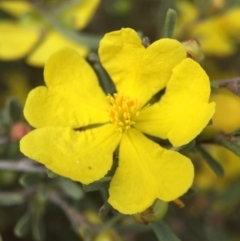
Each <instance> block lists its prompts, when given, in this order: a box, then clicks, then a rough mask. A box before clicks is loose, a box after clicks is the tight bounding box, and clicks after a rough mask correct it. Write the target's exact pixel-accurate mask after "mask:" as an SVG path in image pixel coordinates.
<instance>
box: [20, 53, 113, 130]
mask: <svg viewBox="0 0 240 241" xmlns="http://www.w3.org/2000/svg"><path fill="white" fill-rule="evenodd" d="M44 77H45V82H46V84H47V88H46V87H38V88H36V89H34V90H32V91H31V92H30V94H29V96H28V98H27V100H26V105H25V109H24V115H25V117H26V119H27V120H28V121H29V123H30V124H31V125H32V126H34V127H43V126H69V127H73V128H79V127H81V126H86V125H89V124H96V123H103V122H108V121H109V117H108V113H107V108H108V106H109V103H108V102H107V100H106V97H105V94H104V93H103V91H102V89H101V88H100V86H99V84H98V80H97V77H96V75H95V73H94V71H93V70H92V68H91V67H90V66H89V64H88V63H87V62H86V61H85V60H84V59H83V58H81V56H80V55H79V54H78V53H77V52H76V51H74V50H72V49H68V48H67V49H63V50H61V51H59V52H57V53H55V54H54V55H52V57H51V58H50V59H49V60H48V62H47V63H46V66H45V69H44Z"/></svg>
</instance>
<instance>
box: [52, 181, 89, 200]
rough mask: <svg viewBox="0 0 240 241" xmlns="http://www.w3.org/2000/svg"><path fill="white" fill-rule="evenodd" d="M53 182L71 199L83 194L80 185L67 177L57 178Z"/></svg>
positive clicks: (80, 196) (78, 197)
mask: <svg viewBox="0 0 240 241" xmlns="http://www.w3.org/2000/svg"><path fill="white" fill-rule="evenodd" d="M55 183H56V184H57V186H58V187H59V188H60V189H61V190H62V191H63V192H64V193H65V194H67V195H68V196H69V197H71V198H72V199H75V200H80V199H81V198H82V197H83V195H84V193H83V191H82V189H81V187H80V186H79V185H78V184H77V183H75V182H73V181H71V180H69V179H64V178H59V179H57V180H56V182H55Z"/></svg>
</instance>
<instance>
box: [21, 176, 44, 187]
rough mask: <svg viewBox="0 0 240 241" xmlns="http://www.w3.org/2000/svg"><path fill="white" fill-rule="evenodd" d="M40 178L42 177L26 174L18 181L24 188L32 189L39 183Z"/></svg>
mask: <svg viewBox="0 0 240 241" xmlns="http://www.w3.org/2000/svg"><path fill="white" fill-rule="evenodd" d="M40 178H41V177H40V175H38V174H36V173H24V174H22V175H21V176H20V178H19V180H18V181H19V183H20V185H22V186H23V187H32V186H35V185H36V184H37V183H38V182H39V180H40Z"/></svg>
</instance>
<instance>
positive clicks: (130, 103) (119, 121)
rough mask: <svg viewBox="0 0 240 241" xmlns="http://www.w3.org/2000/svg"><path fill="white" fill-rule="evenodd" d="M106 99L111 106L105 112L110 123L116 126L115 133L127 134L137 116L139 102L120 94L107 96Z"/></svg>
mask: <svg viewBox="0 0 240 241" xmlns="http://www.w3.org/2000/svg"><path fill="white" fill-rule="evenodd" d="M107 99H108V101H109V102H110V104H111V105H112V107H110V108H109V109H108V110H107V111H108V114H109V117H110V120H111V122H112V123H113V124H114V125H115V126H116V128H117V131H119V132H127V131H128V130H129V129H130V128H131V127H132V126H133V125H134V124H135V120H136V118H137V116H138V115H139V108H140V105H141V103H140V101H138V100H137V99H133V98H130V97H129V96H124V95H122V94H113V96H112V95H108V96H107Z"/></svg>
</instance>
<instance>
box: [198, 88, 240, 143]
mask: <svg viewBox="0 0 240 241" xmlns="http://www.w3.org/2000/svg"><path fill="white" fill-rule="evenodd" d="M210 100H211V101H214V102H215V103H216V111H215V113H214V115H213V117H212V122H213V123H212V125H210V126H207V127H206V128H205V129H204V130H203V131H202V133H201V134H200V135H199V136H198V139H199V140H204V139H212V138H213V137H214V136H215V135H217V134H218V133H219V132H224V133H231V132H233V131H235V130H237V129H239V128H240V98H239V96H237V95H235V94H233V93H232V92H230V91H229V90H228V89H226V88H219V89H216V90H214V91H213V92H212V95H211V97H210Z"/></svg>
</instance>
